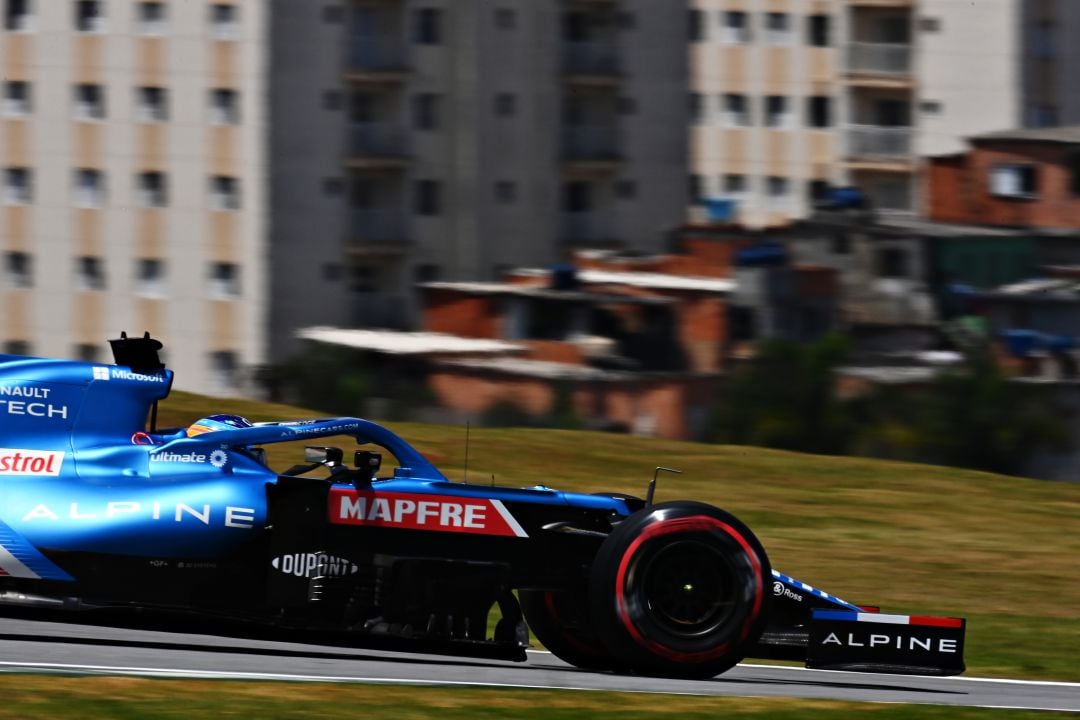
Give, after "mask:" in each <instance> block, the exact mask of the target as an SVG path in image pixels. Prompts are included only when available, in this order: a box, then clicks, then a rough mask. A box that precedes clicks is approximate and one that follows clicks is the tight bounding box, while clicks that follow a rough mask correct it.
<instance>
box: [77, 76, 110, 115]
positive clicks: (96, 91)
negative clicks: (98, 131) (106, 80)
mask: <svg viewBox="0 0 1080 720" xmlns="http://www.w3.org/2000/svg"><path fill="white" fill-rule="evenodd" d="M74 93H75V98H74V99H75V119H77V120H102V119H104V118H105V88H104V87H102V86H101V85H92V84H89V83H80V84H78V85H76V86H75V90H74Z"/></svg>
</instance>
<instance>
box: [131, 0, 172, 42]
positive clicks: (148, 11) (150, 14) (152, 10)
mask: <svg viewBox="0 0 1080 720" xmlns="http://www.w3.org/2000/svg"><path fill="white" fill-rule="evenodd" d="M137 17H138V29H137V30H136V32H138V34H139V35H150V36H154V35H164V34H165V30H166V17H167V15H166V13H165V3H163V2H141V3H139V9H138V16H137Z"/></svg>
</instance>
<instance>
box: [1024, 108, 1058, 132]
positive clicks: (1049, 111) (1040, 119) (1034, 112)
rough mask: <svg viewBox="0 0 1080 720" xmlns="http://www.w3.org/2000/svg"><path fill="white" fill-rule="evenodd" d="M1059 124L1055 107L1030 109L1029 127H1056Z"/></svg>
mask: <svg viewBox="0 0 1080 720" xmlns="http://www.w3.org/2000/svg"><path fill="white" fill-rule="evenodd" d="M1060 124H1061V122H1060V117H1059V116H1058V109H1057V106H1056V105H1036V106H1035V107H1033V108H1032V109H1031V122H1030V125H1031V127H1037V128H1044V127H1057V126H1058V125H1060Z"/></svg>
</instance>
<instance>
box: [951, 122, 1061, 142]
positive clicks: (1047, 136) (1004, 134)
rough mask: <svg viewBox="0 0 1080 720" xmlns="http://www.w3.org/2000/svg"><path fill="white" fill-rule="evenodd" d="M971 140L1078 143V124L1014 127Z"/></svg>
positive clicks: (983, 134)
mask: <svg viewBox="0 0 1080 720" xmlns="http://www.w3.org/2000/svg"><path fill="white" fill-rule="evenodd" d="M969 139H970V140H971V141H972V142H983V141H994V140H1002V141H1013V142H1050V143H1064V144H1067V145H1073V144H1078V145H1080V125H1063V126H1061V127H1048V128H1016V129H1012V130H998V131H995V132H989V133H982V134H981V135H973V136H972V137H971V138H969Z"/></svg>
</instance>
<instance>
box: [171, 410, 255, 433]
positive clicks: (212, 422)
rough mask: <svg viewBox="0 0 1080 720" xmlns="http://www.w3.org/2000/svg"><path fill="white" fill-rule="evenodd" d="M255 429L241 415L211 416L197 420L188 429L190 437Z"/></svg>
mask: <svg viewBox="0 0 1080 720" xmlns="http://www.w3.org/2000/svg"><path fill="white" fill-rule="evenodd" d="M247 427H255V426H254V425H252V424H251V421H249V420H248V419H247V418H244V417H240V416H239V415H210V416H209V417H204V418H202V419H201V420H196V421H195V422H193V423H192V424H191V426H190V427H188V429H187V436H188V437H195V436H196V435H202V434H203V433H208V432H217V431H219V430H236V429H237V428H247Z"/></svg>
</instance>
